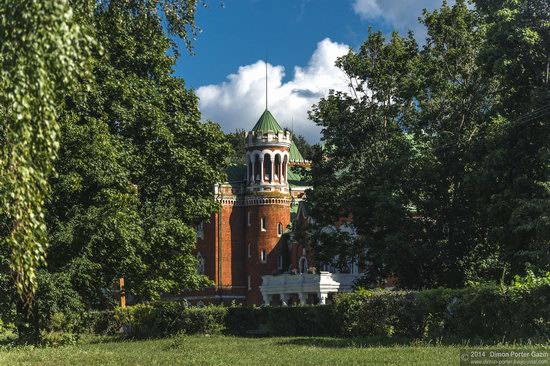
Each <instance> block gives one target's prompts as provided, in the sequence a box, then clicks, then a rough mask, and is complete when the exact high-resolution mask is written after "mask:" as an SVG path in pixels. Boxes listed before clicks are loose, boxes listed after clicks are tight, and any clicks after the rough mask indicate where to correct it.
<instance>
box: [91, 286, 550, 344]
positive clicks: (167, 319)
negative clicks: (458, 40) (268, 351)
mask: <svg viewBox="0 0 550 366" xmlns="http://www.w3.org/2000/svg"><path fill="white" fill-rule="evenodd" d="M549 299H550V284H544V285H541V286H537V287H535V288H530V289H525V288H514V287H507V288H501V287H496V286H488V287H477V288H467V289H433V290H424V291H408V292H404V291H403V292H400V291H398V292H392V291H366V290H360V291H356V292H350V293H341V294H338V295H337V296H336V297H335V302H334V304H333V305H326V306H297V307H269V306H268V307H261V308H256V307H221V306H206V307H203V308H197V307H189V306H188V305H187V304H186V303H179V302H163V303H151V304H142V305H136V306H131V307H127V308H124V309H120V308H119V309H116V310H115V312H114V313H107V312H103V313H101V314H100V313H98V314H96V315H95V318H96V320H95V322H94V325H93V326H90V325H88V329H92V328H93V331H94V332H96V333H97V332H99V333H103V334H104V333H107V332H112V331H113V330H123V331H124V332H125V333H126V334H127V335H129V336H131V337H136V338H148V337H163V336H167V335H170V334H176V333H186V334H214V333H221V332H223V333H225V334H231V335H239V336H245V335H250V334H256V335H257V334H266V335H273V336H344V337H350V336H353V337H356V336H358V337H365V336H381V337H405V338H408V339H422V340H432V339H436V338H437V339H442V338H444V339H447V340H450V341H464V340H472V341H510V342H512V341H527V340H543V341H547V340H548V339H550V306H549V305H550V304H549ZM108 319H110V321H108Z"/></svg>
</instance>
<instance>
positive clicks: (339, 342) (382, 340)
mask: <svg viewBox="0 0 550 366" xmlns="http://www.w3.org/2000/svg"><path fill="white" fill-rule="evenodd" d="M277 344H278V345H281V346H308V347H322V348H365V347H377V346H385V347H388V346H409V345H415V344H418V342H416V341H414V340H411V339H408V338H395V337H392V338H388V337H368V338H315V337H311V338H306V337H295V338H290V339H285V340H283V341H279V342H277Z"/></svg>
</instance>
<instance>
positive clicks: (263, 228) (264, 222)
mask: <svg viewBox="0 0 550 366" xmlns="http://www.w3.org/2000/svg"><path fill="white" fill-rule="evenodd" d="M266 228H267V223H266V220H265V217H262V218H261V219H260V230H262V231H266Z"/></svg>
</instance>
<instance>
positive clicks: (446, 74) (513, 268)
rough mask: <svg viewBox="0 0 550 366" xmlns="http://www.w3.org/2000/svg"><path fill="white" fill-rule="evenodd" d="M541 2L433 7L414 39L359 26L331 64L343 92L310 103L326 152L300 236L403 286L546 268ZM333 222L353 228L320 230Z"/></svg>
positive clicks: (317, 161)
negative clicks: (356, 38) (360, 40)
mask: <svg viewBox="0 0 550 366" xmlns="http://www.w3.org/2000/svg"><path fill="white" fill-rule="evenodd" d="M546 10H548V9H547V4H546V2H542V1H541V2H537V1H535V2H528V1H509V2H508V1H506V2H500V1H489V0H488V1H479V2H478V3H477V7H476V8H474V9H469V8H468V7H467V6H466V4H465V2H464V1H458V2H457V4H456V5H454V6H449V5H447V4H444V5H443V6H442V8H441V9H438V10H435V11H433V12H426V11H425V12H424V14H423V16H422V22H423V23H424V24H425V26H426V27H427V31H428V39H427V42H426V44H425V45H424V46H422V47H420V46H418V45H417V44H416V42H415V40H414V38H413V36H412V34H409V35H408V36H407V37H400V36H399V35H397V34H395V33H394V34H392V36H391V38H390V39H389V40H386V39H385V38H384V36H383V35H382V34H381V33H379V32H370V33H369V37H368V39H367V40H366V41H365V43H364V44H363V45H362V47H361V48H360V50H359V52H353V51H350V53H349V54H348V55H346V56H343V57H342V58H340V59H339V60H338V62H337V65H338V66H339V67H340V68H341V69H342V70H343V71H345V72H346V73H347V74H348V75H349V76H350V79H351V80H352V84H353V86H354V87H355V93H354V94H353V95H349V94H345V93H332V94H331V95H329V96H328V97H327V98H324V99H322V100H321V101H320V102H319V103H318V104H317V105H316V106H315V107H314V108H313V110H312V111H311V118H312V119H313V120H314V121H315V122H316V123H317V124H319V125H320V126H322V127H323V139H324V141H325V147H324V150H320V149H317V150H315V153H314V156H313V168H312V177H313V186H314V189H313V190H312V191H311V192H309V193H308V201H309V202H310V204H311V206H312V209H311V212H312V214H313V216H314V219H315V222H316V224H315V225H310V226H309V227H307V228H306V229H303V230H305V233H303V234H302V235H304V236H305V237H307V238H309V240H310V243H311V245H313V246H314V247H315V248H316V250H317V253H318V256H319V259H320V260H321V261H324V262H330V261H332V260H333V258H335V257H337V258H339V260H340V262H342V263H344V262H346V260H343V258H347V260H351V259H353V258H357V256H358V254H361V253H364V252H365V250H368V262H367V263H368V271H369V273H368V275H369V277H370V278H371V279H374V280H376V279H382V278H385V277H386V276H388V275H392V274H393V275H397V277H398V280H399V284H400V285H401V286H403V287H413V288H415V287H416V288H419V287H434V286H451V287H456V286H463V285H464V284H465V283H466V282H467V281H469V280H498V279H501V278H502V277H503V276H508V277H510V276H512V275H513V274H523V273H525V270H526V269H527V268H530V267H534V268H536V269H540V270H548V268H549V266H550V261H549V260H548V258H550V255H548V254H549V248H550V243H549V239H550V235H549V230H548V227H549V220H548V217H550V216H549V215H548V213H549V212H550V210H549V202H550V200H549V185H548V181H549V180H548V173H549V170H548V167H549V166H548V161H549V159H548V156H549V154H548V151H549V149H548V147H549V146H548V141H550V139H549V137H550V136H549V134H550V124H548V123H547V121H548V117H547V116H548V112H549V110H548V109H547V107H548V95H549V94H548V77H547V75H548V74H547V72H548V71H547V70H546V71H544V70H545V68H547V67H548V66H547V63H548V60H547V57H546V58H545V57H544V55H548V44H549V43H548V42H547V39H548V24H549V22H548V12H547V11H546ZM516 21H517V23H518V24H519V25H520V27H519V29H518V28H517V27H516V25H515V23H516ZM512 23H514V24H512ZM518 70H521V73H520V74H518ZM545 108H546V109H545ZM342 217H349V218H352V220H353V225H354V227H355V229H356V231H357V236H355V237H354V236H350V235H345V233H343V232H342V231H341V230H336V232H335V233H333V234H330V233H327V231H326V230H324V229H323V228H324V227H326V226H328V225H332V224H334V223H335V222H337V221H338V220H339V219H340V218H342ZM344 236H346V237H344Z"/></svg>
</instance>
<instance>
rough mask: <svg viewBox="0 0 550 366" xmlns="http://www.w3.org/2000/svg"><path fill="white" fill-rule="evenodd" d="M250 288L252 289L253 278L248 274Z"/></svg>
mask: <svg viewBox="0 0 550 366" xmlns="http://www.w3.org/2000/svg"><path fill="white" fill-rule="evenodd" d="M247 282H248V290H252V279H251V278H250V275H248V281H247Z"/></svg>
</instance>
